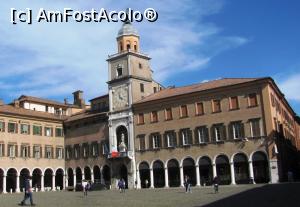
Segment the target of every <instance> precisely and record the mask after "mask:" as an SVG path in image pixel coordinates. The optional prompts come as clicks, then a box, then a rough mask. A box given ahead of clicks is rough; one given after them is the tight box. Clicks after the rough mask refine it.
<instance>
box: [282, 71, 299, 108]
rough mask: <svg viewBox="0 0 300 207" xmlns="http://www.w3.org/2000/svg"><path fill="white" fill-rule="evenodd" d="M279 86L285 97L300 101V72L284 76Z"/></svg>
mask: <svg viewBox="0 0 300 207" xmlns="http://www.w3.org/2000/svg"><path fill="white" fill-rule="evenodd" d="M279 86H280V89H281V90H282V92H283V93H284V94H285V96H286V98H287V99H289V100H292V101H296V102H298V103H299V102H300V92H299V90H300V72H299V73H296V74H292V75H290V76H288V77H286V78H285V79H284V80H282V81H281V82H280V83H279Z"/></svg>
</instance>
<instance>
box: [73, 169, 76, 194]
mask: <svg viewBox="0 0 300 207" xmlns="http://www.w3.org/2000/svg"><path fill="white" fill-rule="evenodd" d="M73 187H74V191H75V188H76V173H74V174H73Z"/></svg>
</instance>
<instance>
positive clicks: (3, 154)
mask: <svg viewBox="0 0 300 207" xmlns="http://www.w3.org/2000/svg"><path fill="white" fill-rule="evenodd" d="M2 156H3V157H4V156H5V145H4V144H2Z"/></svg>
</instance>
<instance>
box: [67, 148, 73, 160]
mask: <svg viewBox="0 0 300 207" xmlns="http://www.w3.org/2000/svg"><path fill="white" fill-rule="evenodd" d="M71 158H72V147H71V146H67V147H66V159H71Z"/></svg>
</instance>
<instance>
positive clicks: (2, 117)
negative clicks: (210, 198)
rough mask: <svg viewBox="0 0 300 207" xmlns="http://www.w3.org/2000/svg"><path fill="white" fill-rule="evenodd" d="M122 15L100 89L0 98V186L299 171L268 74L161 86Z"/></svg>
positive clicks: (299, 133)
mask: <svg viewBox="0 0 300 207" xmlns="http://www.w3.org/2000/svg"><path fill="white" fill-rule="evenodd" d="M139 41H140V37H139V35H138V33H137V31H136V30H135V28H134V27H133V26H132V25H131V24H130V23H129V22H126V23H124V25H123V26H122V28H121V29H120V31H119V33H118V36H117V45H118V53H116V54H114V55H110V56H108V59H107V62H108V74H109V77H108V82H107V84H108V94H105V95H103V96H99V97H96V98H94V99H92V100H90V105H87V104H86V103H85V101H84V99H83V92H82V91H80V90H79V91H76V92H74V93H73V95H74V101H73V103H72V104H69V103H67V102H66V101H65V102H64V103H59V102H56V101H52V100H47V99H41V98H36V97H31V96H21V97H20V98H18V99H17V100H15V101H14V102H13V103H11V104H7V105H6V104H4V103H1V104H0V162H1V165H0V190H1V191H2V192H4V193H6V192H10V191H12V192H19V191H20V190H22V185H23V179H24V177H26V176H28V175H31V176H32V177H33V180H32V185H33V186H34V187H35V188H36V190H41V191H44V190H61V189H65V188H67V187H68V188H69V189H73V188H75V187H76V185H78V184H80V183H81V182H82V180H83V179H86V180H91V181H92V182H93V183H96V184H99V185H100V184H101V185H105V186H106V187H107V188H114V187H115V185H116V182H117V180H118V179H121V178H124V179H125V181H126V184H127V186H128V187H129V188H133V187H137V188H148V187H151V188H157V187H179V186H182V185H183V182H184V177H185V176H188V177H189V178H190V180H191V183H192V184H193V185H195V186H204V185H211V183H212V179H213V177H215V176H218V177H219V178H220V181H221V184H233V185H236V184H246V183H268V182H272V183H277V182H283V181H287V180H288V179H289V178H288V172H289V175H291V173H292V174H293V177H294V178H299V177H297V176H299V175H298V174H297V172H299V159H298V154H297V153H298V150H299V147H300V144H299V143H300V141H299V139H300V127H299V117H297V116H296V114H295V112H294V111H293V109H292V108H291V107H290V105H289V103H288V102H287V100H286V99H285V97H284V95H283V94H282V93H281V91H280V90H279V88H278V87H277V85H276V84H275V82H274V81H273V79H272V78H269V77H265V78H223V79H218V80H213V81H208V82H203V83H199V84H194V85H189V86H184V87H167V88H165V87H163V86H162V85H161V84H159V83H158V82H156V81H155V80H154V79H153V76H152V73H153V72H152V70H151V65H150V60H151V58H150V57H149V56H148V55H145V54H143V53H141V52H140V43H139Z"/></svg>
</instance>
